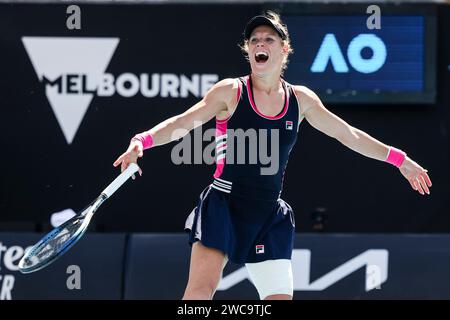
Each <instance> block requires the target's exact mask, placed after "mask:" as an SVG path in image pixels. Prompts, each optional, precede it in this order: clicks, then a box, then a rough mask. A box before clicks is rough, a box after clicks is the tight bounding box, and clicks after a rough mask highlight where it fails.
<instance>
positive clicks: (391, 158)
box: [386, 147, 406, 168]
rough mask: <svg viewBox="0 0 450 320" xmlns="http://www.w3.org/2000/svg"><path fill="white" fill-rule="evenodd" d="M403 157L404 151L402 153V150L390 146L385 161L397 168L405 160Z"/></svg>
mask: <svg viewBox="0 0 450 320" xmlns="http://www.w3.org/2000/svg"><path fill="white" fill-rule="evenodd" d="M405 158H406V153H404V152H403V151H402V150H400V149H397V148H394V147H390V149H389V154H388V157H387V159H386V162H388V163H390V164H392V165H394V166H396V167H397V168H400V167H401V165H402V164H403V161H405Z"/></svg>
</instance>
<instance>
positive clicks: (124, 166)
mask: <svg viewBox="0 0 450 320" xmlns="http://www.w3.org/2000/svg"><path fill="white" fill-rule="evenodd" d="M127 168H128V163H125V161H122V165H121V166H120V171H121V172H124V171H125V170H126V169H127Z"/></svg>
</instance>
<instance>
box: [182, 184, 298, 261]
mask: <svg viewBox="0 0 450 320" xmlns="http://www.w3.org/2000/svg"><path fill="white" fill-rule="evenodd" d="M212 186H213V185H209V186H208V187H206V188H205V189H204V190H203V192H202V193H201V194H200V197H199V200H198V203H197V206H196V207H195V208H194V209H193V210H192V212H191V213H190V214H189V216H188V218H187V219H186V223H185V231H187V232H188V234H189V244H190V245H192V244H193V243H194V242H196V241H200V242H201V243H202V244H203V245H204V246H206V247H209V248H215V249H218V250H220V251H222V252H223V253H224V254H226V255H227V256H228V259H229V260H230V261H232V262H234V263H238V264H242V263H255V262H262V261H265V260H272V259H291V256H292V249H293V244H294V236H295V221H294V213H293V211H292V208H291V207H290V206H289V205H288V204H287V203H286V202H285V201H284V200H282V199H281V198H277V199H273V200H267V199H263V198H258V199H256V198H253V197H247V196H240V195H235V194H229V193H226V192H222V191H220V190H217V189H215V188H213V187H212Z"/></svg>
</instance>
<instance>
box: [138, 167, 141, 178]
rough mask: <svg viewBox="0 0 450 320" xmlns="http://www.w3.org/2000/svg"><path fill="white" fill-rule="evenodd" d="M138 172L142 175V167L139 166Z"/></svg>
mask: <svg viewBox="0 0 450 320" xmlns="http://www.w3.org/2000/svg"><path fill="white" fill-rule="evenodd" d="M138 172H139V175H140V176H142V169H141V168H139V170H138Z"/></svg>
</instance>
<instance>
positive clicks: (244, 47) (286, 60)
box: [239, 10, 294, 75]
mask: <svg viewBox="0 0 450 320" xmlns="http://www.w3.org/2000/svg"><path fill="white" fill-rule="evenodd" d="M264 16H265V17H266V18H268V19H270V20H272V22H273V24H274V25H276V26H277V27H278V28H280V29H281V30H283V32H284V34H285V35H286V39H284V40H283V39H281V42H282V44H283V46H287V48H288V50H287V54H286V56H285V57H284V59H283V65H282V66H281V74H282V75H283V73H284V70H286V68H287V64H288V63H289V55H290V54H291V53H293V52H294V49H292V47H291V39H290V38H289V32H288V29H287V26H286V25H285V24H284V23H283V21H281V18H280V15H279V14H278V13H276V12H273V11H270V10H268V11H266V12H265V13H264ZM277 34H278V33H277ZM239 48H240V49H241V50H242V53H243V54H244V56H245V59H246V60H247V61H249V57H248V40H247V39H246V40H244V43H243V44H239Z"/></svg>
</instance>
